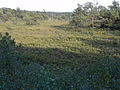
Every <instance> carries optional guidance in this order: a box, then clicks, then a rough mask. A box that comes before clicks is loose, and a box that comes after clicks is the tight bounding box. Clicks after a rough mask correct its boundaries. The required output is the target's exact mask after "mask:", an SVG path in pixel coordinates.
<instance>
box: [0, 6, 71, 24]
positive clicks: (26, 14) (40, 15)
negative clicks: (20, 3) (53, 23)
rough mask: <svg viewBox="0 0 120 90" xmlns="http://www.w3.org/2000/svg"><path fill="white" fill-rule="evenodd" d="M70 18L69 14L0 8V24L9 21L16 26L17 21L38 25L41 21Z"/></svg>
mask: <svg viewBox="0 0 120 90" xmlns="http://www.w3.org/2000/svg"><path fill="white" fill-rule="evenodd" d="M70 16H71V13H70V12H65V13H63V12H60V13H57V12H46V11H45V10H43V11H27V10H21V9H20V8H19V7H17V8H16V9H11V8H5V7H4V8H0V22H7V21H11V22H13V23H14V24H17V23H18V22H19V21H24V22H25V24H27V25H35V24H39V21H41V20H48V19H57V20H63V19H64V20H68V19H69V18H70Z"/></svg>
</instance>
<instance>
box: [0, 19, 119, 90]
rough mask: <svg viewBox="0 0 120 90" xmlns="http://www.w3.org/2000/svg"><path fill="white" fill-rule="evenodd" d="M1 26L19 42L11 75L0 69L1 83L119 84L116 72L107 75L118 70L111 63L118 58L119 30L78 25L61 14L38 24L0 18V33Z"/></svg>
mask: <svg viewBox="0 0 120 90" xmlns="http://www.w3.org/2000/svg"><path fill="white" fill-rule="evenodd" d="M5 32H8V33H9V34H10V35H11V37H12V38H14V39H15V41H16V44H17V45H18V46H19V48H18V51H19V52H21V56H22V57H20V58H22V59H21V62H22V64H19V63H17V64H18V65H17V67H18V69H17V71H16V73H15V74H14V75H12V76H11V74H10V76H9V75H8V76H6V77H8V78H6V77H5V76H4V74H2V75H3V78H0V80H1V81H4V82H6V84H4V82H0V84H1V85H3V86H1V87H6V88H7V89H8V88H10V87H11V88H13V89H10V90H43V89H44V90H103V89H104V90H110V89H107V88H112V89H113V90H114V88H116V89H115V90H117V89H118V88H119V81H117V80H119V78H114V79H115V80H116V81H114V80H113V77H119V75H120V74H119V73H118V71H119V69H118V68H119V64H118V65H117V64H116V63H119V60H120V31H119V30H115V31H114V30H110V29H98V28H79V27H75V26H70V25H69V22H67V21H65V20H46V21H41V22H40V24H38V25H25V24H24V23H23V22H19V24H17V25H15V24H12V23H11V22H6V23H0V33H2V34H3V35H4V34H5ZM8 55H9V54H8ZM89 67H90V68H89ZM18 71H19V72H18ZM7 73H8V72H7ZM5 75H6V74H5ZM87 75H88V76H87ZM10 77H12V78H13V79H11V78H10ZM9 79H10V80H9ZM108 81H110V83H109V82H108ZM9 82H12V83H9ZM116 82H117V84H116ZM103 84H104V85H103ZM1 87H0V88H1ZM90 88H93V89H90ZM105 88H106V89H105ZM7 89H5V90H7ZM112 89H111V90H112Z"/></svg>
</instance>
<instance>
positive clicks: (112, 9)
mask: <svg viewBox="0 0 120 90" xmlns="http://www.w3.org/2000/svg"><path fill="white" fill-rule="evenodd" d="M70 24H72V25H75V26H77V27H98V28H114V29H120V5H119V2H118V1H115V0H114V1H113V2H112V5H110V6H108V8H106V7H105V6H102V5H99V4H98V3H97V2H95V3H92V2H87V3H85V4H84V5H80V4H78V8H77V9H75V10H74V12H73V14H72V19H71V21H70Z"/></svg>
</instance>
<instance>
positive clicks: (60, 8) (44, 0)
mask: <svg viewBox="0 0 120 90" xmlns="http://www.w3.org/2000/svg"><path fill="white" fill-rule="evenodd" d="M90 1H93V0H0V8H1V7H7V8H12V9H16V8H17V7H19V8H20V9H21V10H30V11H43V9H44V10H45V11H53V12H73V11H74V9H76V8H77V4H78V3H79V4H84V3H85V2H90ZM112 1H113V0H97V2H99V4H101V5H104V6H106V7H107V6H108V5H111V4H112ZM117 1H119V2H120V0H117Z"/></svg>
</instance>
